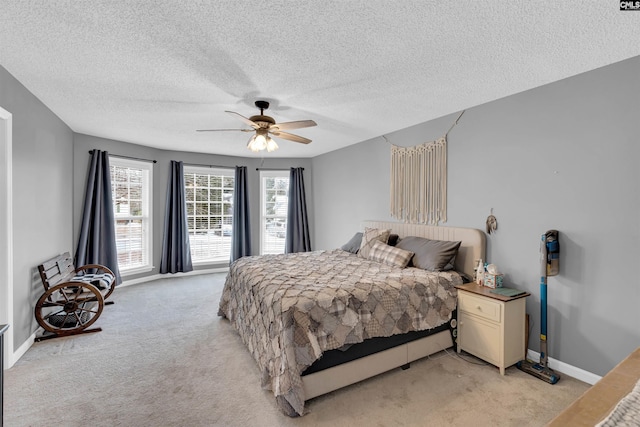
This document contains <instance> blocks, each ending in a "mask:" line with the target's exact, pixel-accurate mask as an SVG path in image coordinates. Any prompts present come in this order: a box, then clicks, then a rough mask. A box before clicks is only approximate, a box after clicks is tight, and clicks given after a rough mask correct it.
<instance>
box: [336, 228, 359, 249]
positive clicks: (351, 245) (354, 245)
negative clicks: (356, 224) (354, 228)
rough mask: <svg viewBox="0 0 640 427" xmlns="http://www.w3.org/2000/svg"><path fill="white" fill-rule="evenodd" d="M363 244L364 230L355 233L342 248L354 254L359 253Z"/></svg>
mask: <svg viewBox="0 0 640 427" xmlns="http://www.w3.org/2000/svg"><path fill="white" fill-rule="evenodd" d="M361 244H362V232H358V233H356V234H354V235H353V237H352V238H351V240H349V241H348V242H347V243H345V244H344V245H342V246H341V247H340V249H342V250H343V251H347V252H351V253H352V254H357V253H358V251H359V250H360V245H361Z"/></svg>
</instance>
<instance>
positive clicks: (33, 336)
mask: <svg viewBox="0 0 640 427" xmlns="http://www.w3.org/2000/svg"><path fill="white" fill-rule="evenodd" d="M40 330H42V328H38V329H37V330H36V331H35V332H34V333H33V334H31V336H30V337H29V338H27V340H26V341H25V342H23V343H22V345H21V346H20V347H18V349H17V350H15V351H14V352H13V354H11V355H10V356H9V360H7V361H6V362H5V369H9V368H10V367H12V366H13V365H14V364H15V363H16V362H17V361H18V360H20V358H21V357H22V356H24V354H25V353H26V352H27V350H29V349H30V348H31V346H32V345H33V343H34V342H35V341H36V334H37V333H38V332H39V331H40Z"/></svg>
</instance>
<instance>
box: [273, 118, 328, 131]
mask: <svg viewBox="0 0 640 427" xmlns="http://www.w3.org/2000/svg"><path fill="white" fill-rule="evenodd" d="M312 126H318V124H317V123H316V122H314V121H313V120H298V121H296V122H284V123H276V124H275V125H271V127H270V128H271V129H273V128H278V129H279V130H290V129H301V128H309V127H312Z"/></svg>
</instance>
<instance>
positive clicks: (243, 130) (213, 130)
mask: <svg viewBox="0 0 640 427" xmlns="http://www.w3.org/2000/svg"><path fill="white" fill-rule="evenodd" d="M228 131H240V132H253V131H255V129H196V132H228Z"/></svg>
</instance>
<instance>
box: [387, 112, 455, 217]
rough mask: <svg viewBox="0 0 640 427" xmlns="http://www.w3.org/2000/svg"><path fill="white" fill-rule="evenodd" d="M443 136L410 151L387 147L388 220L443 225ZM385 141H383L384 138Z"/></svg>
mask: <svg viewBox="0 0 640 427" xmlns="http://www.w3.org/2000/svg"><path fill="white" fill-rule="evenodd" d="M462 114H464V111H462V113H460V115H459V116H458V118H457V119H456V121H455V123H454V124H453V125H452V126H451V128H449V130H448V131H447V133H446V134H445V135H444V136H443V137H442V138H439V139H437V140H436V141H431V142H425V143H423V144H419V145H415V146H413V147H399V146H397V145H393V144H391V191H390V194H391V216H392V217H394V218H396V219H399V220H402V221H404V222H409V223H416V224H432V225H438V223H440V222H447V135H448V134H449V132H450V131H451V129H453V127H454V126H455V125H456V124H457V123H458V120H460V117H462ZM385 139H386V138H385Z"/></svg>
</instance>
